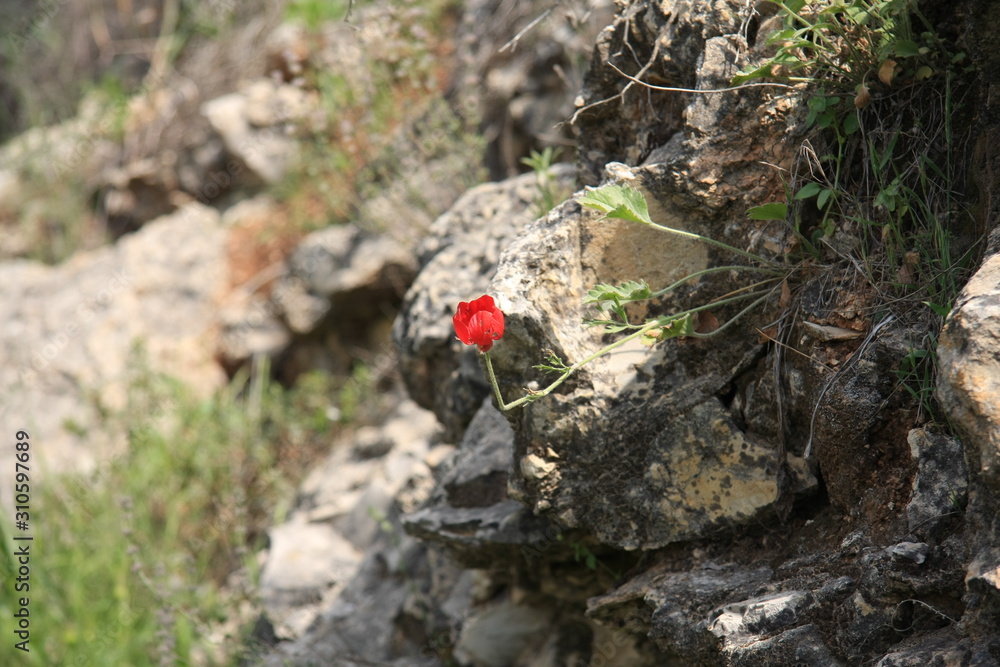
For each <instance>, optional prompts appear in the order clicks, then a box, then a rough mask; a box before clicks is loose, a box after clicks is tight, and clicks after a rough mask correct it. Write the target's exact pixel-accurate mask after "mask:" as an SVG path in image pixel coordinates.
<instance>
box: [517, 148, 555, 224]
mask: <svg viewBox="0 0 1000 667" xmlns="http://www.w3.org/2000/svg"><path fill="white" fill-rule="evenodd" d="M553 156H554V151H553V150H552V147H551V146H549V147H547V148H546V149H545V150H543V151H542V152H541V153H539V152H538V151H531V156H530V157H524V158H521V164H524V165H527V166H529V167H531V169H532V171H534V172H535V183H536V185H537V186H538V200H537V202H536V203H535V215H536V216H537V217H539V218H540V217H542V216H543V215H545V214H547V213H548V212H549V211H551V210H552V209H553V208H555V206H556V204H557V203H559V202H560V201H562V199H563V198H564V196H565V195H563V193H561V192H560V188H559V187H558V185H557V183H556V181H555V179H554V178H553V177H552V173H551V172H550V171H549V170H550V169H551V168H552V164H553V162H552V158H553Z"/></svg>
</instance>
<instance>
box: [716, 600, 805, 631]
mask: <svg viewBox="0 0 1000 667" xmlns="http://www.w3.org/2000/svg"><path fill="white" fill-rule="evenodd" d="M811 604H812V598H811V596H810V595H809V594H808V593H806V592H804V591H783V592H781V593H773V594H771V595H766V596H764V597H758V598H751V599H749V600H743V601H742V602H738V603H735V604H728V605H726V606H725V607H722V608H720V609H718V610H716V611H715V612H713V613H712V615H711V616H712V620H711V622H710V623H709V625H708V631H709V632H711V633H712V634H713V635H715V636H716V637H718V638H720V639H722V640H723V641H724V642H725V643H735V642H734V638H735V637H738V636H739V635H764V634H772V633H774V632H776V631H778V630H780V629H783V628H785V627H787V626H789V625H797V624H798V619H799V614H800V613H801V612H802V611H803V610H804V609H805V608H806V607H808V606H809V605H811Z"/></svg>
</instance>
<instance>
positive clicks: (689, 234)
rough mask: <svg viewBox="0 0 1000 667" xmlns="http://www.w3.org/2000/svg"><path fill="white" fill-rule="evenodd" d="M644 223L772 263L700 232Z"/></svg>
mask: <svg viewBox="0 0 1000 667" xmlns="http://www.w3.org/2000/svg"><path fill="white" fill-rule="evenodd" d="M645 224H647V225H649V226H650V227H653V228H654V229H659V230H660V231H661V232H667V233H668V234H676V235H677V236H682V237H684V238H686V239H691V240H693V241H701V242H702V243H708V244H710V245H714V246H717V247H719V248H722V249H723V250H728V251H729V252H734V253H736V254H737V255H742V256H744V257H746V258H748V259H752V260H753V261H755V262H761V263H762V264H773V262H770V261H768V260H766V259H764V258H763V257H758V256H757V255H755V254H753V253H752V252H747V251H746V250H740V249H739V248H734V247H733V246H731V245H727V244H725V243H723V242H722V241H716V240H715V239H713V238H710V237H708V236H702V235H701V234H695V233H694V232H686V231H684V230H683V229H675V228H674V227H667V226H666V225H658V224H656V223H655V222H645Z"/></svg>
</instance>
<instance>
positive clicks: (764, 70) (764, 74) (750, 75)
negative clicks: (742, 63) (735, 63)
mask: <svg viewBox="0 0 1000 667" xmlns="http://www.w3.org/2000/svg"><path fill="white" fill-rule="evenodd" d="M769 78H771V63H767V64H766V65H761V66H760V67H758V68H756V69H750V68H747V69H744V70H743V71H742V72H740V73H739V74H737V75H736V76H734V77H733V80H732V85H734V86H738V85H740V84H742V83H746V82H747V81H752V80H753V79H769Z"/></svg>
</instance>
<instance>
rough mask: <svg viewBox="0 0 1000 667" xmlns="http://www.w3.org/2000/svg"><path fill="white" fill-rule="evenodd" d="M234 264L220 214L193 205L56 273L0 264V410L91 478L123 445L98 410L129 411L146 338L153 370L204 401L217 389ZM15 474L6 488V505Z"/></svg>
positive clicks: (57, 467) (49, 454) (54, 461)
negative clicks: (218, 339) (220, 305)
mask: <svg viewBox="0 0 1000 667" xmlns="http://www.w3.org/2000/svg"><path fill="white" fill-rule="evenodd" d="M227 267H228V265H227V260H226V252H225V233H224V231H223V229H222V228H221V227H220V226H219V216H218V214H217V213H216V212H215V211H214V210H212V209H208V208H205V207H202V206H200V205H197V204H191V205H189V206H187V207H185V208H182V209H180V210H179V211H178V212H176V213H174V214H172V215H170V216H166V217H163V218H160V219H158V220H156V221H154V222H152V223H150V224H149V225H147V226H146V227H145V228H143V229H142V230H141V231H139V232H138V233H136V234H133V235H131V236H128V237H125V238H124V239H122V240H121V242H120V243H119V244H118V245H116V246H113V247H106V248H101V249H99V250H96V251H93V252H89V253H81V254H78V255H77V256H75V257H74V258H73V259H72V260H70V261H69V262H67V263H65V264H62V265H60V266H56V267H49V266H43V265H40V264H36V263H33V262H24V261H15V262H9V263H5V264H2V265H0V311H2V313H0V316H2V317H3V321H4V322H5V323H6V324H5V326H4V327H3V329H2V330H0V351H2V356H3V358H4V359H6V360H7V363H5V364H4V365H3V367H2V368H0V409H2V411H3V412H4V413H5V414H7V415H8V420H11V419H13V420H15V421H14V422H11V421H5V423H7V424H9V425H10V428H15V425H16V428H18V429H24V430H26V431H28V432H29V433H30V434H31V436H32V438H33V439H34V440H37V441H38V442H42V443H45V444H44V447H42V446H40V447H38V448H37V449H36V450H34V451H35V454H36V456H38V459H37V463H38V464H39V465H43V467H44V468H45V469H46V470H48V471H52V472H64V471H70V470H72V471H77V472H85V471H87V470H90V469H91V468H92V467H93V466H94V465H95V463H96V462H97V461H98V460H102V459H106V458H107V457H108V456H110V455H111V454H112V453H114V452H115V450H116V448H117V447H119V446H121V441H120V440H117V439H116V438H114V437H109V436H108V435H107V434H106V433H105V431H104V430H103V429H102V428H101V417H100V415H99V413H98V410H97V407H98V406H100V408H101V409H102V410H105V411H110V412H112V413H114V412H116V411H119V410H122V409H124V408H125V405H126V390H127V387H128V383H129V380H130V377H131V376H132V374H133V373H134V372H135V371H136V369H135V368H134V366H135V363H136V361H135V358H133V357H132V356H131V353H132V349H133V345H134V344H135V343H137V342H138V341H140V340H141V341H144V343H143V348H144V350H145V354H146V356H147V359H148V362H149V364H150V366H151V368H152V369H153V370H154V371H159V372H165V373H168V374H170V375H172V376H174V377H177V378H179V379H181V380H182V381H184V382H185V383H186V384H188V385H189V386H191V387H192V388H194V389H195V390H196V391H197V392H200V393H203V394H204V395H208V394H209V393H210V392H212V391H213V390H215V389H217V388H218V387H220V386H222V384H223V383H224V382H225V375H224V373H223V372H222V369H221V368H220V367H219V365H218V363H216V361H215V359H214V358H213V356H214V347H215V342H214V326H215V323H216V314H217V313H216V307H217V299H218V298H219V296H220V295H221V294H223V293H224V292H225V290H226V289H227V288H228V284H227V280H228V275H227ZM150 418H154V416H150ZM9 456H13V450H9V451H5V452H4V453H3V454H2V456H0V458H2V460H3V461H5V462H6V461H8V460H10V459H9ZM43 461H44V464H43ZM12 465H13V464H12ZM11 479H12V478H10V477H8V478H5V479H4V480H3V481H0V490H2V494H0V497H2V498H3V499H4V502H6V501H7V500H8V499H9V498H10V497H11V496H10V493H9V491H10V487H8V486H6V485H7V484H8V483H10V482H11Z"/></svg>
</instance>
